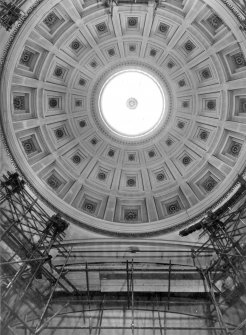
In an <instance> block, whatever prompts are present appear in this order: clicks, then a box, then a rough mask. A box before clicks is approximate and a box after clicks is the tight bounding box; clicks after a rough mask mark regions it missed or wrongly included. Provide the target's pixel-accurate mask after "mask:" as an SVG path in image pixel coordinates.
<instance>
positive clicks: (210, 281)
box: [180, 176, 246, 335]
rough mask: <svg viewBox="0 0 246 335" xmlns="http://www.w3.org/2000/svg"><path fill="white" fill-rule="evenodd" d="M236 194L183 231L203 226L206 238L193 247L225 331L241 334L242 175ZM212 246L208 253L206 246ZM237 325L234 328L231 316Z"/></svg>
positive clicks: (245, 200) (245, 186) (245, 318)
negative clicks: (195, 247)
mask: <svg viewBox="0 0 246 335" xmlns="http://www.w3.org/2000/svg"><path fill="white" fill-rule="evenodd" d="M238 183H239V184H240V186H239V188H238V190H237V191H236V192H235V194H234V195H233V196H232V197H231V198H230V200H229V201H227V202H226V203H225V204H224V205H223V206H221V208H219V209H217V210H216V211H214V212H212V211H211V212H209V213H208V215H207V217H205V218H204V219H202V220H201V221H200V222H197V223H196V224H195V225H193V226H191V227H189V228H186V229H184V230H183V231H181V232H180V235H181V236H186V235H188V234H191V233H193V232H194V231H197V230H201V231H202V233H201V234H200V237H204V236H207V240H206V242H205V243H204V244H203V245H202V246H201V247H199V248H197V249H196V250H193V251H192V257H193V260H194V265H195V266H196V267H197V269H198V270H199V271H200V273H201V276H202V278H203V280H204V284H205V287H206V290H207V291H208V293H209V295H210V298H211V302H212V303H213V309H212V310H211V313H212V315H213V316H214V317H216V319H217V321H216V323H217V324H218V325H219V326H220V327H221V329H222V333H221V334H223V335H228V334H230V335H232V334H237V333H238V332H239V331H240V330H242V331H243V330H245V325H246V182H245V180H244V179H243V178H242V176H239V178H238ZM208 249H210V250H212V251H213V253H212V254H211V251H210V256H208V257H205V255H206V250H208ZM233 315H234V318H235V320H236V326H235V327H234V328H233V329H230V326H231V325H230V317H231V316H233Z"/></svg>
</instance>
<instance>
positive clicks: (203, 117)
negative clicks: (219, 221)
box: [1, 0, 246, 236]
mask: <svg viewBox="0 0 246 335" xmlns="http://www.w3.org/2000/svg"><path fill="white" fill-rule="evenodd" d="M245 55H246V42H245V37H244V35H243V32H242V31H241V30H240V29H239V28H238V25H237V21H236V18H233V17H232V16H231V14H230V12H229V9H228V8H227V7H226V6H224V5H223V4H222V2H221V4H220V3H219V2H217V1H208V0H199V1H194V2H192V1H178V0H169V1H165V2H164V1H162V2H160V3H156V2H149V3H143V4H131V5H130V4H128V3H127V2H126V3H121V4H119V5H117V4H116V3H113V4H112V6H109V7H108V5H107V3H101V2H100V3H98V2H97V1H94V0H86V1H84V2H83V3H82V2H81V1H70V0H67V1H63V2H61V1H42V2H41V3H40V4H39V6H37V7H34V8H33V9H32V15H29V16H28V17H27V18H26V19H25V20H23V22H22V24H21V25H20V26H19V27H18V29H17V30H16V31H15V33H14V34H13V35H12V39H11V43H9V46H8V49H7V50H6V53H5V58H4V59H3V60H4V62H3V70H2V80H1V118H2V124H3V131H4V135H5V140H6V144H7V146H8V150H9V153H10V155H11V157H12V159H13V161H14V164H15V165H16V166H17V168H18V170H19V171H21V173H22V174H23V175H24V176H25V178H26V179H27V180H28V182H29V184H30V186H31V187H32V189H33V191H34V192H36V193H37V194H39V196H40V197H41V198H42V199H43V200H44V201H45V202H46V203H47V204H48V205H49V206H50V207H52V208H53V209H56V210H58V211H60V212H62V213H63V214H64V216H65V217H67V218H69V220H70V221H71V222H74V223H75V224H77V225H78V226H81V227H85V228H86V229H91V230H94V231H100V232H103V233H106V234H117V235H122V236H124V235H129V234H131V235H138V236H144V235H151V234H159V233H163V232H166V231H170V230H174V229H177V228H179V227H181V226H182V225H187V224H188V223H189V222H191V221H192V220H193V221H194V220H196V218H198V217H200V216H201V215H202V213H205V212H206V211H207V210H208V209H209V208H211V206H216V204H217V203H218V201H221V199H223V196H224V195H225V194H226V193H227V192H229V191H230V189H231V188H232V187H233V185H234V183H235V181H236V179H237V175H238V174H241V173H243V172H244V169H245V153H246V148H245V134H246V56H245Z"/></svg>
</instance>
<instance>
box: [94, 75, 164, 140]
mask: <svg viewBox="0 0 246 335" xmlns="http://www.w3.org/2000/svg"><path fill="white" fill-rule="evenodd" d="M99 111H100V116H101V118H102V120H103V121H104V123H105V124H106V126H107V127H108V128H109V129H110V130H111V131H112V132H113V133H115V134H117V135H120V136H124V137H128V138H136V137H141V136H145V135H146V134H148V133H150V132H152V131H153V130H154V129H155V128H156V127H157V126H158V125H159V124H160V122H161V121H162V119H163V117H164V115H165V96H164V92H163V90H162V88H161V86H160V84H159V83H158V81H157V80H156V79H155V78H154V77H152V76H151V75H150V74H148V73H146V72H143V71H140V70H137V69H129V70H125V71H121V72H118V73H116V74H114V75H113V76H111V77H110V78H109V79H108V80H107V81H106V82H105V84H104V85H103V87H102V89H101V92H100V95H99Z"/></svg>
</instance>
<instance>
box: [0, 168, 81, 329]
mask: <svg viewBox="0 0 246 335" xmlns="http://www.w3.org/2000/svg"><path fill="white" fill-rule="evenodd" d="M0 206H1V207H0V214H1V217H0V223H1V225H0V231H1V237H0V249H1V277H0V280H1V281H0V283H1V293H2V311H1V312H2V313H1V314H2V315H1V330H2V332H1V333H2V334H8V333H9V334H14V330H13V329H12V328H11V326H10V324H15V322H16V321H18V322H20V323H21V324H22V325H24V326H25V327H26V328H27V329H28V330H29V331H30V333H32V334H34V333H35V334H38V333H39V332H40V329H41V328H42V326H41V325H42V322H43V320H44V317H45V316H46V313H47V310H48V308H49V303H50V301H51V299H52V296H53V294H54V292H55V290H56V289H57V288H58V287H60V288H61V289H62V290H63V291H66V292H68V293H74V292H76V288H75V287H74V286H73V285H72V284H71V283H70V282H69V281H68V280H67V279H66V277H65V274H64V272H63V268H61V269H59V270H57V268H56V267H55V266H53V264H52V254H53V255H54V254H55V253H58V252H59V253H61V254H62V255H63V256H64V258H65V259H66V260H65V262H64V266H65V264H66V261H67V260H68V258H69V254H70V252H71V250H70V251H67V250H66V249H65V248H64V247H63V246H62V244H61V242H62V240H63V239H64V237H65V230H66V229H67V227H68V223H67V222H66V221H65V220H63V219H62V218H61V215H60V214H59V213H58V214H55V215H52V216H49V215H48V214H47V213H46V212H45V211H44V210H43V209H42V208H41V207H40V205H39V204H38V200H37V198H34V197H33V196H32V195H31V193H30V192H28V191H27V190H26V188H25V181H24V180H23V179H21V178H20V177H19V175H18V173H8V175H7V176H6V175H4V176H3V177H2V179H1V185H0ZM33 315H35V316H36V317H37V319H39V322H38V323H37V325H36V329H35V331H33V329H31V328H30V326H29V325H28V321H27V320H28V318H29V317H31V316H32V317H33Z"/></svg>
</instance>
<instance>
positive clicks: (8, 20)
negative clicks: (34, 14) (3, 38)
mask: <svg viewBox="0 0 246 335" xmlns="http://www.w3.org/2000/svg"><path fill="white" fill-rule="evenodd" d="M25 1H26V0H14V1H3V0H0V26H2V27H4V28H5V29H6V30H7V31H9V30H10V29H11V28H12V27H13V25H14V24H15V23H16V22H17V21H18V20H19V19H20V18H21V16H22V15H23V12H22V10H21V6H22V4H23V3H24V2H25Z"/></svg>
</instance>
